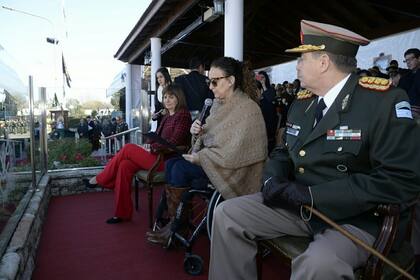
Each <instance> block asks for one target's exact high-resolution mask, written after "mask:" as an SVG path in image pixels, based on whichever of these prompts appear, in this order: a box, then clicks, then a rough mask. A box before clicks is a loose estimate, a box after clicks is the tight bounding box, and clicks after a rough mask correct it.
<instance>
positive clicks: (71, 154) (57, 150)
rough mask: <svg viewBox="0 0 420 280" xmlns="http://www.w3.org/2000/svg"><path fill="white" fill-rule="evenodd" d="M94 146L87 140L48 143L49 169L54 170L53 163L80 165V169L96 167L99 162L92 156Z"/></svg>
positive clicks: (62, 140) (61, 140) (65, 140)
mask: <svg viewBox="0 0 420 280" xmlns="http://www.w3.org/2000/svg"><path fill="white" fill-rule="evenodd" d="M91 152H92V145H91V144H90V143H89V141H88V140H87V139H80V140H79V142H78V143H76V142H75V141H74V138H63V139H58V140H54V141H51V142H48V167H49V168H50V169H52V168H54V165H53V162H54V161H59V162H60V163H61V164H64V165H66V164H78V165H79V166H80V167H85V166H96V165H99V161H98V160H96V159H95V158H92V157H91V156H90V154H91Z"/></svg>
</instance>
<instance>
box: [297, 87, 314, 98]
mask: <svg viewBox="0 0 420 280" xmlns="http://www.w3.org/2000/svg"><path fill="white" fill-rule="evenodd" d="M312 96H314V94H313V93H312V92H311V91H309V90H307V89H304V90H301V91H299V92H298V93H297V94H296V99H297V100H303V99H308V98H311V97H312Z"/></svg>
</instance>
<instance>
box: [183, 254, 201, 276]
mask: <svg viewBox="0 0 420 280" xmlns="http://www.w3.org/2000/svg"><path fill="white" fill-rule="evenodd" d="M184 270H185V272H186V273H188V274H190V275H193V276H196V275H200V274H201V273H203V259H202V258H201V257H200V256H197V255H187V256H185V258H184Z"/></svg>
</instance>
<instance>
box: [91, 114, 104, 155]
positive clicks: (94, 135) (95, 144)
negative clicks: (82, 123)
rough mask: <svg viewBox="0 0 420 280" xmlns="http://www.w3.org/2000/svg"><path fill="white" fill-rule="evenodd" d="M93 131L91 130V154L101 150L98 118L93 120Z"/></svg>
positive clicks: (100, 126)
mask: <svg viewBox="0 0 420 280" xmlns="http://www.w3.org/2000/svg"><path fill="white" fill-rule="evenodd" d="M92 122H93V129H92V130H91V143H92V152H94V151H97V150H99V149H100V148H101V142H100V140H101V136H102V125H101V123H100V122H99V120H98V118H94V119H93V121H92Z"/></svg>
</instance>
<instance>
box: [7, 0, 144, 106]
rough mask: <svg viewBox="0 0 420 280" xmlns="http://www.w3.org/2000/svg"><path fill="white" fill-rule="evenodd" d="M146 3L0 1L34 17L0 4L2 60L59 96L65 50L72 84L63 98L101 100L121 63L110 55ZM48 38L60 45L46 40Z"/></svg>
mask: <svg viewBox="0 0 420 280" xmlns="http://www.w3.org/2000/svg"><path fill="white" fill-rule="evenodd" d="M150 2H151V1H150V0H122V1H113V0H83V1H82V0H67V1H63V0H0V6H6V7H9V8H13V9H15V10H20V11H23V12H26V13H30V14H33V15H36V16H30V15H27V14H23V13H20V12H15V11H10V10H6V9H4V8H1V7H0V46H1V47H0V54H1V56H0V60H3V62H4V63H6V64H8V65H9V66H11V67H12V68H13V69H14V70H15V71H16V72H17V74H18V75H19V77H20V78H21V80H22V81H23V82H24V83H25V84H27V82H28V75H32V76H33V77H34V85H35V88H37V87H39V86H45V87H46V88H47V95H48V97H49V98H52V97H53V96H54V92H57V97H58V98H59V100H60V99H61V98H62V96H61V94H62V88H63V76H62V71H61V53H62V52H63V53H64V58H65V63H66V66H67V69H68V72H69V74H70V77H71V80H72V82H71V88H70V89H69V88H66V89H65V91H66V98H67V99H68V98H76V99H78V100H79V101H80V102H84V101H87V100H102V101H105V99H106V95H105V91H106V88H107V87H108V86H109V85H110V84H111V82H112V80H113V78H114V77H115V76H116V75H117V74H118V73H119V72H120V71H121V70H122V69H123V67H124V63H122V62H120V61H118V60H116V59H115V58H114V54H115V53H116V52H117V50H118V48H119V47H120V46H121V44H122V43H123V41H124V40H125V38H126V37H127V35H128V34H129V33H130V31H131V30H132V28H133V27H134V26H135V24H136V23H137V21H138V20H139V19H140V17H141V15H142V14H143V12H144V11H145V10H146V8H147V7H148V5H149V4H150ZM63 7H64V9H63ZM63 10H64V13H63ZM37 16H38V17H37ZM40 17H42V18H40ZM47 37H50V38H57V39H58V40H59V43H58V44H57V45H54V44H49V43H47V41H46V38H47ZM35 91H37V90H35ZM60 101H61V100H60Z"/></svg>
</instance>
